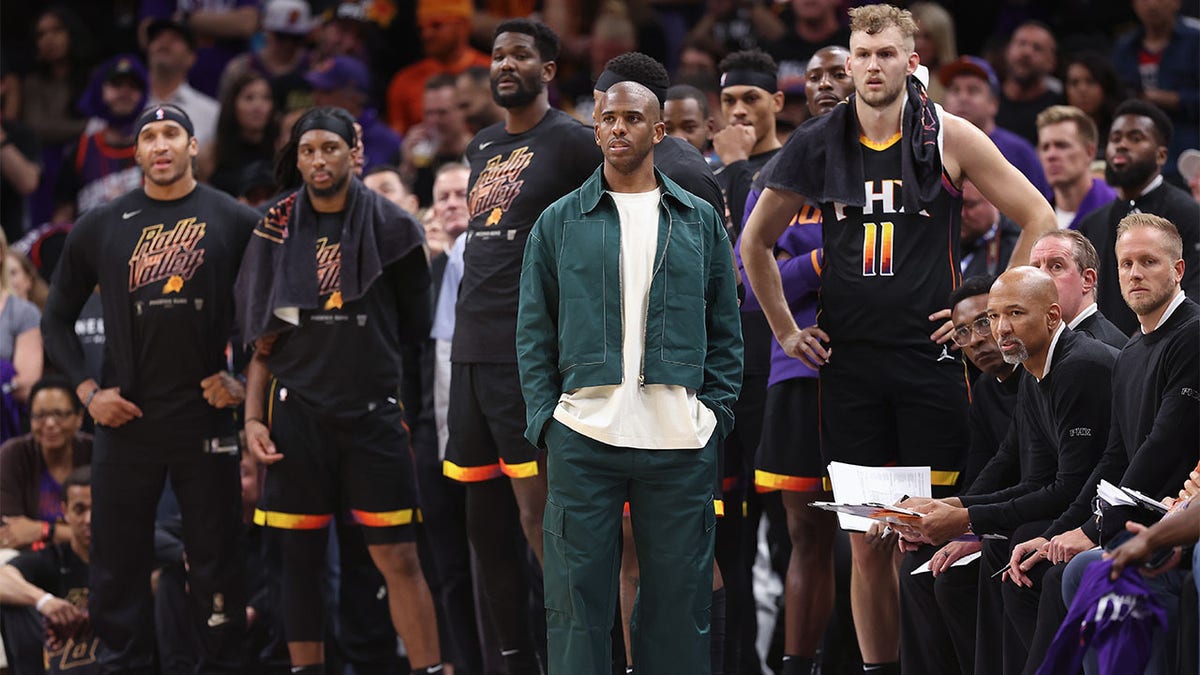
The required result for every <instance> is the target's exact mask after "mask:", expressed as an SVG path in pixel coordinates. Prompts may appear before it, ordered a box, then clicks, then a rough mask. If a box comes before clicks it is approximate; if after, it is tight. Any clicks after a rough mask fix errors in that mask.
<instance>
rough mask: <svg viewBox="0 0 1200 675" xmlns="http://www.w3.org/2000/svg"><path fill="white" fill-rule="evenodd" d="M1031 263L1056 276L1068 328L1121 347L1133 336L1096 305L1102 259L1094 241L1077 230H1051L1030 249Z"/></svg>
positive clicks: (1061, 305) (1118, 347)
mask: <svg viewBox="0 0 1200 675" xmlns="http://www.w3.org/2000/svg"><path fill="white" fill-rule="evenodd" d="M1029 264H1030V265H1031V266H1033V267H1036V268H1038V269H1040V270H1042V271H1043V272H1045V273H1046V274H1049V275H1050V278H1051V279H1054V285H1055V286H1056V287H1057V288H1058V306H1059V307H1060V308H1062V319H1063V322H1065V323H1066V324H1067V328H1070V329H1071V330H1073V331H1076V332H1079V333H1083V334H1085V335H1088V336H1090V337H1091V338H1092V339H1094V340H1099V341H1101V342H1103V343H1105V344H1107V345H1108V346H1110V347H1112V348H1113V349H1121V348H1123V347H1124V346H1125V343H1126V342H1129V336H1128V335H1126V334H1124V333H1122V332H1121V331H1120V329H1118V328H1117V327H1116V326H1114V325H1113V324H1112V322H1111V321H1109V320H1108V319H1106V318H1104V314H1103V313H1101V312H1100V310H1099V309H1098V308H1097V307H1096V278H1097V275H1098V273H1099V271H1098V270H1097V269H1096V268H1097V267H1099V266H1100V259H1099V257H1098V256H1097V255H1096V249H1095V248H1094V247H1093V246H1092V242H1090V241H1088V240H1087V237H1085V236H1083V235H1082V234H1080V233H1079V232H1077V231H1074V230H1058V231H1055V232H1047V233H1046V234H1043V235H1042V236H1041V237H1039V238H1038V240H1037V241H1036V242H1034V244H1033V248H1032V249H1030V251H1029Z"/></svg>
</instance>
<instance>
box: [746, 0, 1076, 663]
mask: <svg viewBox="0 0 1200 675" xmlns="http://www.w3.org/2000/svg"><path fill="white" fill-rule="evenodd" d="M850 16H851V25H850V29H851V36H850V58H849V59H848V61H847V70H848V71H849V72H850V75H851V77H852V78H853V79H854V86H855V95H854V96H853V97H852V98H851V99H850V101H849V104H848V105H846V106H837V107H836V108H835V109H834V110H833V112H830V113H829V114H827V115H824V116H823V117H820V118H818V119H817V120H815V121H813V122H811V123H809V124H806V125H804V126H803V127H802V128H801V129H797V130H796V132H794V133H793V134H792V136H791V138H790V139H789V141H788V144H787V145H786V146H785V147H784V149H783V150H782V151H780V154H779V156H778V163H777V164H776V166H775V167H774V169H773V170H772V171H771V172H770V173H769V175H767V176H766V185H767V188H766V189H765V190H764V191H763V194H762V197H761V198H760V200H759V202H758V205H757V206H756V207H755V210H754V212H753V213H752V214H751V216H750V219H749V220H748V221H747V224H746V228H745V231H744V232H743V234H742V245H741V252H742V260H743V262H744V263H745V267H746V272H747V274H748V276H749V278H750V281H751V283H752V285H753V288H754V292H755V294H756V295H757V297H758V299H759V302H760V303H761V305H762V308H763V311H764V312H765V313H766V315H767V318H768V320H769V321H770V324H771V328H772V330H773V331H774V333H775V336H776V338H777V339H778V340H779V343H780V345H781V346H782V347H783V348H784V350H785V351H786V352H787V353H788V354H790V355H791V356H794V357H796V358H799V359H801V360H802V361H804V362H805V363H808V364H809V365H810V366H812V367H814V368H819V369H820V373H821V374H820V383H821V386H820V397H821V402H820V405H821V418H822V419H821V442H822V448H823V451H824V454H825V457H826V458H827V459H830V460H837V461H843V462H850V463H854V464H865V465H872V466H882V465H885V464H899V465H922V466H930V467H932V469H933V477H934V482H935V484H936V488H935V494H936V495H946V494H949V492H950V490H951V489H952V488H953V486H954V485H955V484H956V483H957V479H958V475H957V467H958V466H959V465H960V462H961V455H962V452H963V449H964V448H965V447H966V444H967V440H966V439H967V431H966V422H965V420H966V404H967V392H966V382H965V378H964V377H963V366H962V363H961V361H959V358H958V356H957V354H952V353H951V352H950V351H949V349H948V347H945V346H943V344H932V343H931V342H930V333H931V332H932V331H933V324H932V323H931V322H930V321H931V319H930V317H931V315H933V314H935V313H937V312H939V311H940V310H942V309H943V307H944V305H945V299H946V298H947V297H948V296H949V295H950V291H951V290H952V289H953V288H954V287H955V286H957V285H958V284H959V283H960V274H961V273H960V271H959V261H958V251H957V247H955V246H949V247H947V243H946V242H947V241H949V242H957V241H958V240H959V217H960V215H961V208H962V207H961V194H960V187H959V186H961V185H962V182H963V181H964V180H967V179H969V180H971V181H972V182H974V183H975V184H976V185H977V186H978V187H979V189H980V191H981V192H982V193H983V194H984V196H986V197H987V198H988V199H989V200H990V201H991V202H992V203H994V204H995V205H996V206H997V207H999V208H1000V209H1001V210H1002V211H1003V212H1004V213H1006V214H1008V215H1009V216H1010V217H1012V218H1013V220H1014V221H1016V222H1017V224H1018V225H1019V226H1021V227H1022V228H1023V232H1022V235H1021V238H1020V240H1019V242H1018V245H1017V247H1016V250H1015V251H1014V254H1013V256H1012V261H1013V263H1014V264H1018V265H1019V264H1024V263H1025V262H1027V261H1028V259H1029V248H1030V246H1031V243H1032V240H1033V239H1034V238H1035V237H1036V236H1038V235H1040V234H1042V233H1043V232H1049V231H1051V230H1054V229H1055V222H1054V213H1053V211H1052V210H1051V209H1050V205H1049V204H1048V203H1047V202H1046V200H1045V198H1043V197H1042V196H1041V195H1040V194H1039V193H1038V191H1037V189H1036V188H1034V187H1033V186H1032V185H1031V184H1030V183H1029V181H1028V180H1027V179H1026V178H1025V177H1024V176H1023V175H1022V174H1021V173H1020V172H1019V171H1017V170H1016V169H1015V168H1013V166H1012V165H1011V164H1009V163H1008V162H1007V161H1006V160H1005V159H1004V157H1003V156H1002V155H1001V154H1000V152H999V151H998V150H996V146H995V145H993V144H992V142H991V141H989V140H988V138H987V136H986V135H985V134H984V133H983V132H982V131H980V130H979V129H978V128H976V127H975V126H974V125H972V124H971V123H970V122H967V121H966V120H963V119H961V118H959V117H956V116H954V115H950V114H947V113H944V112H942V111H941V110H940V109H938V108H937V107H936V106H935V105H934V104H933V103H932V102H930V101H929V99H928V96H927V95H926V93H925V90H924V87H923V86H922V85H921V84H920V82H919V80H917V79H916V78H915V77H914V76H913V73H914V72H915V71H916V69H917V66H918V65H919V63H920V58H919V57H918V56H917V53H916V52H915V51H914V46H913V45H914V41H913V36H914V34H915V33H916V30H917V27H916V23H915V22H914V21H913V19H912V15H911V14H910V13H909V12H907V11H905V10H901V9H898V8H896V7H892V6H890V5H870V6H866V7H859V8H856V9H853V10H851V11H850ZM943 176H944V178H943ZM809 203H811V204H813V205H818V206H819V207H820V209H821V212H822V220H823V224H824V232H823V239H824V251H825V260H824V263H825V266H824V269H823V270H822V279H821V299H820V302H821V310H820V313H819V314H818V316H819V317H820V326H819V327H818V326H810V327H805V328H803V329H801V328H800V327H799V326H797V325H796V321H795V319H794V318H793V316H792V314H791V312H790V311H789V309H788V306H787V302H786V300H785V298H784V294H783V290H782V288H781V285H780V277H779V270H778V267H777V266H776V264H775V260H774V256H773V247H774V245H775V242H776V240H777V239H778V238H779V236H780V234H781V233H782V232H783V231H784V230H785V229H786V228H787V226H788V223H789V222H790V221H791V219H792V216H794V215H795V214H796V212H797V211H798V210H799V209H800V207H802V206H803V205H805V204H809ZM947 248H949V250H947ZM935 338H937V339H938V340H940V341H941V342H942V343H944V342H946V341H948V340H949V335H948V334H944V332H943V331H939V332H938V333H937V334H935ZM831 345H836V346H837V351H838V358H837V359H835V360H832V361H831V360H829V353H830V352H829V349H828V347H829V346H831ZM881 364H886V366H883V367H881ZM875 539H876V538H875V537H866V536H864V535H863V534H861V533H855V534H852V535H851V547H852V551H853V557H854V574H853V576H852V580H851V604H852V607H853V611H854V621H855V626H856V629H857V632H858V639H859V646H860V648H861V650H862V655H863V661H864V668H865V669H867V670H868V672H875V673H887V672H899V666H898V663H897V660H898V653H899V638H898V627H897V624H898V619H897V612H898V602H899V601H898V598H897V586H896V583H897V582H896V571H895V565H894V561H893V553H892V549H891V547H889V546H880V545H878V542H876V541H875Z"/></svg>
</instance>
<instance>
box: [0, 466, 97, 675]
mask: <svg viewBox="0 0 1200 675" xmlns="http://www.w3.org/2000/svg"><path fill="white" fill-rule="evenodd" d="M91 482H92V478H91V469H90V468H89V467H87V466H80V467H78V468H76V469H74V470H72V471H71V472H70V473H69V474H68V475H67V477H66V480H64V481H63V492H62V498H61V500H60V502H59V504H58V508H59V509H60V510H61V511H62V513H63V518H64V520H65V523H64V528H63V529H64V531H66V532H69V536H68V537H67V538H66V539H64V540H62V541H59V542H57V543H54V544H53V545H50V546H47V547H45V548H43V549H41V550H37V551H29V552H26V553H23V554H21V555H20V556H17V557H16V558H15V559H13V560H11V561H10V562H9V563H8V564H7V565H4V566H3V567H0V613H2V616H3V620H0V625H2V626H3V632H4V642H5V647H6V648H7V651H8V654H9V656H10V657H12V659H11V660H10V662H9V664H8V665H9V666H11V667H13V669H14V672H18V673H22V674H26V673H28V674H30V675H37V674H38V673H41V672H43V667H44V666H48V667H49V669H50V672H53V673H59V672H63V671H67V672H88V673H91V672H98V671H97V670H96V668H97V665H96V651H97V647H98V644H97V639H96V637H95V636H94V635H93V634H92V632H91V629H90V627H89V626H88V622H87V602H88V595H89V594H88V572H89V570H88V563H89V560H90V552H89V550H88V548H89V546H90V544H91V538H92V535H91V523H92V487H91ZM22 610H24V611H22ZM76 669H78V670H76Z"/></svg>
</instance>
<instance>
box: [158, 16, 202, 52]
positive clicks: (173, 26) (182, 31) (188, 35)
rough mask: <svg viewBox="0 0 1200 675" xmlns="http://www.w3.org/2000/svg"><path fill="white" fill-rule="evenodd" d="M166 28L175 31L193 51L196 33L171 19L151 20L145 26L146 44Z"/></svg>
mask: <svg viewBox="0 0 1200 675" xmlns="http://www.w3.org/2000/svg"><path fill="white" fill-rule="evenodd" d="M167 30H172V31H175V32H176V33H177V34H178V35H179V37H181V38H183V41H184V42H186V43H187V45H188V47H189V48H191V49H192V50H193V51H195V49H196V35H195V34H194V33H192V29H191V28H188V27H187V26H185V25H183V24H181V23H179V22H177V21H173V20H171V19H155V20H153V21H151V22H150V25H148V26H146V44H150V43H151V42H154V38H156V37H158V36H159V35H161V34H162V32H163V31H167Z"/></svg>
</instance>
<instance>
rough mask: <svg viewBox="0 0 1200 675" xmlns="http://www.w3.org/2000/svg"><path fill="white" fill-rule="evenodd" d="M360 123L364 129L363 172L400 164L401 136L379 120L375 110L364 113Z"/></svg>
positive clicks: (359, 119)
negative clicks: (386, 165)
mask: <svg viewBox="0 0 1200 675" xmlns="http://www.w3.org/2000/svg"><path fill="white" fill-rule="evenodd" d="M358 123H359V124H361V125H362V128H363V157H364V159H365V160H366V162H365V163H364V164H363V172H364V173H365V172H367V171H370V170H371V168H372V167H375V166H378V165H380V164H399V163H400V158H399V155H400V135H399V134H397V133H396V132H395V131H392V128H391V127H389V126H388V125H386V124H384V123H383V120H381V119H379V114H378V113H377V112H375V111H374V110H373V109H367V110H364V111H363V114H362V115H360V116H359V118H358Z"/></svg>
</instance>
